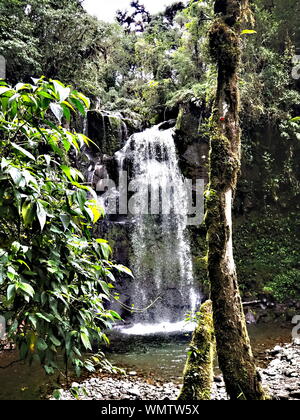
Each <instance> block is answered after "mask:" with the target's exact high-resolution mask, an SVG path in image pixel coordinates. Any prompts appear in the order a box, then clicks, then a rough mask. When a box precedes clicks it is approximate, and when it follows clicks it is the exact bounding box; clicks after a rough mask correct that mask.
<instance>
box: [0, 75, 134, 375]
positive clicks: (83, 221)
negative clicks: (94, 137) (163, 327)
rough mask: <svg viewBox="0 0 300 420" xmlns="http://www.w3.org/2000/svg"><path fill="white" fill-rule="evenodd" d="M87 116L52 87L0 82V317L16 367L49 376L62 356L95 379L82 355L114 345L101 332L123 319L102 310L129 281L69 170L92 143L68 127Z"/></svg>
mask: <svg viewBox="0 0 300 420" xmlns="http://www.w3.org/2000/svg"><path fill="white" fill-rule="evenodd" d="M88 107H89V100H88V99H87V98H86V97H85V96H84V95H82V94H81V93H79V92H77V91H75V90H72V89H71V88H70V87H67V86H64V85H63V84H62V83H60V82H59V81H56V80H49V81H47V80H45V79H44V78H41V79H39V80H34V81H33V84H28V83H27V84H24V83H18V84H17V85H16V86H15V87H11V86H9V85H8V84H7V83H6V82H4V81H1V82H0V150H1V163H0V311H1V314H2V315H4V317H5V319H6V322H7V326H8V331H7V333H8V338H9V339H10V340H12V341H13V342H15V343H16V345H17V347H18V349H19V352H20V359H22V360H23V359H27V360H29V361H33V360H38V361H39V362H41V363H42V364H43V366H44V368H45V370H46V372H47V373H49V374H50V373H53V372H54V370H55V369H56V368H59V367H60V365H59V364H58V363H57V360H58V356H60V357H61V356H62V357H63V358H64V362H65V365H68V363H69V364H71V365H73V367H74V368H75V370H76V372H77V373H78V374H79V373H80V369H81V368H82V367H86V368H88V369H89V370H93V369H94V368H93V360H92V359H88V360H86V359H85V358H84V356H83V355H84V353H85V352H86V351H91V350H92V346H93V343H98V344H99V343H100V342H108V338H107V336H106V335H105V333H104V330H106V329H107V328H110V327H111V325H112V323H113V322H114V321H115V320H116V319H120V317H119V315H118V314H117V313H116V312H114V311H112V310H108V309H106V306H107V305H106V302H108V301H109V299H110V292H111V289H112V288H113V283H114V276H113V271H114V270H120V271H122V270H123V271H124V270H125V271H126V272H127V273H129V270H127V269H125V268H124V267H122V266H118V265H115V264H113V263H112V262H110V261H109V259H110V256H111V248H110V246H109V244H108V243H107V242H106V241H104V240H102V239H94V237H93V224H95V223H96V222H97V221H98V220H99V218H100V217H101V216H102V215H103V210H102V208H100V207H99V205H98V204H97V196H96V194H95V193H94V191H93V190H92V189H91V187H90V186H89V185H87V184H85V183H84V178H83V176H82V174H81V173H80V172H79V171H78V170H77V169H75V168H74V167H72V165H71V156H72V155H76V154H78V153H79V152H80V148H81V147H82V146H84V145H85V144H88V142H89V140H88V139H87V137H85V136H84V135H82V134H78V133H74V132H72V131H71V130H69V129H67V128H65V127H66V126H68V124H69V122H70V120H71V115H72V114H74V113H76V112H78V111H79V112H80V113H81V114H83V115H84V114H85V112H86V109H87V108H88ZM55 121H56V122H55ZM62 123H64V124H63V125H64V127H63V126H62ZM94 362H96V363H98V362H99V359H97V358H94Z"/></svg>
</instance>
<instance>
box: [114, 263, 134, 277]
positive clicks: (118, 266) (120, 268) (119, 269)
mask: <svg viewBox="0 0 300 420" xmlns="http://www.w3.org/2000/svg"><path fill="white" fill-rule="evenodd" d="M114 268H116V269H117V270H118V271H119V272H120V273H126V274H128V275H129V276H130V277H132V278H133V274H132V271H131V270H130V269H129V268H127V267H125V266H124V265H114Z"/></svg>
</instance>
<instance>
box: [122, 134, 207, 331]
mask: <svg viewBox="0 0 300 420" xmlns="http://www.w3.org/2000/svg"><path fill="white" fill-rule="evenodd" d="M173 134H174V132H173V129H168V130H163V131H160V130H159V126H155V127H153V128H151V129H147V130H145V131H144V132H142V133H138V134H134V135H133V136H131V137H130V139H129V140H128V141H127V143H126V145H125V147H124V148H123V149H122V150H121V151H120V152H118V153H117V154H116V155H117V158H118V161H119V164H120V169H123V170H124V169H125V167H126V166H128V165H129V166H130V165H131V166H132V173H133V176H132V182H131V185H132V186H133V189H134V190H135V191H138V195H137V194H135V200H134V204H133V205H132V210H131V211H132V213H133V216H132V217H133V226H134V228H133V232H132V254H133V255H132V258H131V269H132V271H133V273H134V276H135V280H134V281H133V286H132V290H131V303H132V304H133V305H134V308H135V309H136V310H138V313H135V314H134V322H136V323H137V324H136V325H135V326H134V327H132V328H131V329H127V330H124V331H125V332H127V333H133V334H135V333H146V332H147V331H148V332H149V333H152V332H155V331H156V332H161V331H165V332H168V331H174V330H181V329H184V327H185V325H184V318H185V315H186V313H187V312H189V311H190V312H194V311H195V310H196V308H197V305H198V304H199V302H200V296H199V293H197V292H196V288H195V286H194V279H193V266H192V258H191V250H190V244H189V240H188V237H187V233H186V227H187V213H188V211H187V209H188V199H187V191H186V188H185V184H184V178H183V176H182V174H181V172H180V169H179V166H178V159H177V155H176V148H175V144H174V139H173ZM127 164H128V165H127ZM148 198H150V199H149V200H148ZM198 288H199V286H198ZM157 299H158V300H157ZM153 302H155V303H154V304H153V306H151V307H150V308H149V309H147V310H146V311H143V312H140V310H141V309H143V308H146V307H149V305H150V304H151V303H153ZM153 324H154V325H157V328H155V327H154V328H153Z"/></svg>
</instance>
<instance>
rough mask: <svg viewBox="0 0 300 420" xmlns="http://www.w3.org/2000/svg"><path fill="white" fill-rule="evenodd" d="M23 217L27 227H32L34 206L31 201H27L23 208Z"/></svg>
mask: <svg viewBox="0 0 300 420" xmlns="http://www.w3.org/2000/svg"><path fill="white" fill-rule="evenodd" d="M22 217H23V221H24V224H25V226H29V225H31V223H32V222H33V219H34V206H33V203H31V202H30V201H25V203H24V204H23V206H22Z"/></svg>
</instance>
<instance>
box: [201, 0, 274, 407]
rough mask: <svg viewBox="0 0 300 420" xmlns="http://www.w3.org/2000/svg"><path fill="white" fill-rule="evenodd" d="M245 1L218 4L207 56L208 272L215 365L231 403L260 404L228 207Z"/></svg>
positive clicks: (237, 143)
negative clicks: (210, 87) (212, 83)
mask: <svg viewBox="0 0 300 420" xmlns="http://www.w3.org/2000/svg"><path fill="white" fill-rule="evenodd" d="M247 7H248V0H241V1H240V0H216V2H215V13H216V18H215V21H214V23H213V25H212V28H211V31H210V34H209V38H210V52H211V55H212V57H213V58H214V60H215V61H216V63H217V65H218V87H217V96H216V103H215V111H214V122H213V133H212V135H211V141H210V143H211V144H210V146H211V152H210V184H209V193H208V197H207V216H206V224H207V229H208V247H209V251H208V272H209V278H210V284H211V298H212V302H213V316H214V328H215V334H216V341H217V352H218V358H219V365H220V368H221V370H222V372H223V375H224V380H225V384H226V389H227V392H228V394H229V396H230V398H231V399H233V400H237V399H246V400H262V399H265V398H266V396H265V394H264V391H263V388H262V384H261V378H260V375H259V373H258V372H257V369H256V366H255V362H254V358H253V354H252V350H251V345H250V340H249V336H248V332H247V328H246V322H245V316H244V312H243V307H242V301H241V297H240V293H239V288H238V282H237V274H236V268H235V262H234V257H233V245H232V203H233V199H234V194H235V190H236V185H237V178H238V174H239V171H240V160H241V138H240V126H239V89H238V70H239V63H240V55H241V45H240V30H241V29H240V21H241V19H242V15H243V13H244V11H245V10H246V9H247Z"/></svg>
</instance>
